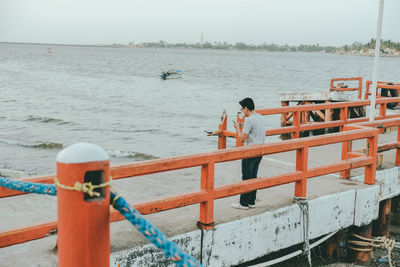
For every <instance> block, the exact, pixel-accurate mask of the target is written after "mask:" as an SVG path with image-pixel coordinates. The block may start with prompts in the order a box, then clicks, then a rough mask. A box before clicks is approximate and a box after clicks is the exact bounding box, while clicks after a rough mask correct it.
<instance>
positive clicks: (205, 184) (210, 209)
mask: <svg viewBox="0 0 400 267" xmlns="http://www.w3.org/2000/svg"><path fill="white" fill-rule="evenodd" d="M214 166H215V164H214V162H211V163H208V164H203V165H201V190H202V191H206V192H207V193H209V194H208V196H207V201H204V202H201V203H200V223H201V224H200V225H201V227H202V228H203V229H212V228H213V227H214V226H213V223H214V198H213V195H212V194H213V191H214Z"/></svg>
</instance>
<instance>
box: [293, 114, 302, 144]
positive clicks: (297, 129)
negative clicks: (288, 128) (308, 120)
mask: <svg viewBox="0 0 400 267" xmlns="http://www.w3.org/2000/svg"><path fill="white" fill-rule="evenodd" d="M300 115H301V112H300V111H295V112H294V114H293V126H294V127H295V132H292V139H295V138H299V137H300V118H301V116H300Z"/></svg>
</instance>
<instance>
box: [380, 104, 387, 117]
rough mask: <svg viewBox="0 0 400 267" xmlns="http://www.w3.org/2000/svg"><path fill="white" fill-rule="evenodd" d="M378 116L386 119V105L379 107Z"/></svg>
mask: <svg viewBox="0 0 400 267" xmlns="http://www.w3.org/2000/svg"><path fill="white" fill-rule="evenodd" d="M379 116H382V117H386V103H381V104H380V105H379Z"/></svg>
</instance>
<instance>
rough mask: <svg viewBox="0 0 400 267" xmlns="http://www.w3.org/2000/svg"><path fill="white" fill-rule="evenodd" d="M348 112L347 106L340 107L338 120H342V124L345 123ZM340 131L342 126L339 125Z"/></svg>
mask: <svg viewBox="0 0 400 267" xmlns="http://www.w3.org/2000/svg"><path fill="white" fill-rule="evenodd" d="M348 114H349V108H348V107H347V106H346V107H342V108H341V109H340V120H341V121H343V122H344V124H347V118H348ZM340 131H341V132H342V131H343V126H340Z"/></svg>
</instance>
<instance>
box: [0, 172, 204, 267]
mask: <svg viewBox="0 0 400 267" xmlns="http://www.w3.org/2000/svg"><path fill="white" fill-rule="evenodd" d="M56 184H57V186H60V183H59V182H57V181H56ZM75 185H76V184H75ZM107 185H109V184H108V183H107V184H103V185H101V187H104V186H107ZM0 186H2V187H6V188H9V189H13V190H18V191H22V192H26V193H36V194H45V195H52V196H55V195H57V187H56V185H53V184H41V183H32V182H23V181H16V180H11V179H9V178H6V177H0ZM60 187H61V188H63V189H67V190H74V191H82V192H85V193H88V194H89V195H90V194H91V192H92V193H97V192H94V191H93V189H94V188H98V187H99V186H97V187H96V186H93V185H91V184H90V185H89V183H84V184H80V183H79V185H77V186H73V187H70V186H65V185H61V186H60ZM93 195H96V194H93ZM110 204H111V205H112V206H113V207H114V208H115V209H116V210H118V211H119V212H120V213H121V214H122V215H124V217H125V218H126V219H127V220H128V221H129V222H130V223H131V224H132V225H133V226H135V228H136V229H137V230H138V231H139V232H140V233H142V234H143V235H144V236H145V237H146V239H147V240H149V241H150V242H151V243H153V244H154V245H155V246H156V247H158V248H159V249H161V250H162V251H163V252H164V254H165V256H167V258H169V259H171V260H173V261H174V263H175V264H176V265H177V266H182V267H192V266H193V267H195V266H196V267H199V266H201V264H200V263H198V262H197V260H196V259H195V258H194V257H192V256H191V255H189V254H187V253H185V252H183V251H182V250H181V249H180V248H179V247H178V246H177V245H176V244H175V243H174V242H172V241H169V240H168V237H167V236H166V235H165V234H164V233H163V232H161V231H160V230H158V229H157V228H156V227H155V226H153V225H152V224H151V223H150V222H148V221H147V220H146V219H144V218H143V216H142V215H141V214H140V213H139V212H138V211H137V210H136V209H135V208H134V207H133V206H132V205H130V204H129V203H128V202H127V201H126V200H125V199H124V198H123V197H121V196H120V195H118V194H117V193H115V192H113V190H112V189H111V190H110Z"/></svg>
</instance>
